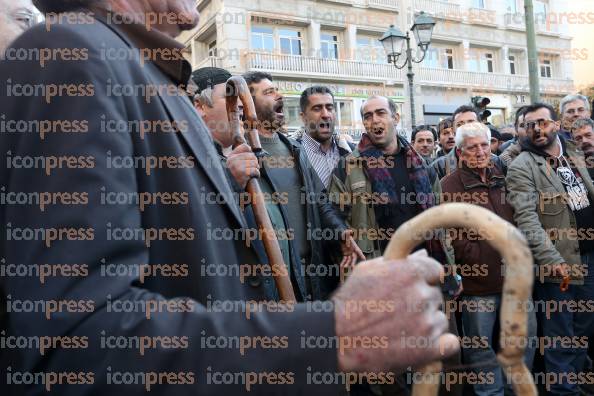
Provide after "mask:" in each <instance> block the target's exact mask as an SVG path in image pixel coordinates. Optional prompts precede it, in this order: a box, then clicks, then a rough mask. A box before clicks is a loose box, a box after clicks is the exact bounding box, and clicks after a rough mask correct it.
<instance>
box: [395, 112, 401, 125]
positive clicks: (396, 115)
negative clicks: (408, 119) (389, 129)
mask: <svg viewBox="0 0 594 396" xmlns="http://www.w3.org/2000/svg"><path fill="white" fill-rule="evenodd" d="M394 122H396V125H398V123H399V122H400V113H396V114H394Z"/></svg>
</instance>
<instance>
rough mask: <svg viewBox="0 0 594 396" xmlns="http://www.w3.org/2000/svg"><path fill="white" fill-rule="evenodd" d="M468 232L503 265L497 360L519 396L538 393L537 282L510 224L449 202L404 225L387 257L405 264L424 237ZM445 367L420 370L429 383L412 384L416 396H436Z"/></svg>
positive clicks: (521, 239) (438, 365)
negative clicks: (532, 330)
mask: <svg viewBox="0 0 594 396" xmlns="http://www.w3.org/2000/svg"><path fill="white" fill-rule="evenodd" d="M450 227H456V228H458V227H466V228H472V229H475V230H477V231H478V232H479V233H481V235H482V236H483V237H484V238H485V239H486V240H487V241H488V243H489V244H491V246H493V247H494V248H495V249H497V251H499V253H500V254H501V256H502V257H503V259H504V261H505V282H504V285H503V292H502V300H501V311H500V323H501V333H500V344H501V351H500V352H499V354H498V356H497V358H498V360H499V362H500V363H501V365H502V366H503V371H504V372H505V373H506V375H507V377H508V379H509V380H510V382H511V383H512V385H513V388H514V391H515V393H516V395H518V396H536V395H537V394H538V393H537V391H536V387H535V386H534V381H533V378H532V375H531V374H530V371H528V368H527V367H526V365H525V364H524V360H523V359H524V349H525V347H526V344H527V339H526V336H527V328H528V312H527V310H526V309H527V306H528V303H529V298H530V295H531V294H532V284H533V281H534V272H533V259H532V254H531V252H530V249H529V248H528V245H527V242H526V239H525V238H524V236H523V235H522V234H521V233H520V231H519V230H518V229H517V228H515V227H514V226H513V225H512V224H510V223H508V222H507V221H505V220H503V219H502V218H500V217H499V216H497V215H496V214H494V213H493V212H490V211H488V210H487V209H484V208H482V207H479V206H476V205H470V204H461V203H451V204H444V205H439V206H436V207H433V208H431V209H429V210H426V211H424V212H423V213H422V214H420V215H418V216H417V217H415V218H413V219H411V220H410V221H407V222H406V223H404V224H402V226H400V227H399V228H398V230H396V232H395V233H394V235H393V236H392V239H391V241H390V243H389V244H388V247H387V248H386V251H385V252H384V257H385V258H388V259H404V258H406V257H407V256H408V255H409V254H410V253H411V252H412V251H413V249H414V248H416V247H417V246H418V245H419V244H420V243H422V242H423V241H424V240H425V238H426V235H430V233H431V232H432V231H433V230H435V229H439V228H450ZM441 369H442V364H441V362H434V363H431V364H430V365H427V366H426V367H424V368H422V369H421V372H423V373H425V374H426V375H425V376H423V378H429V377H430V378H431V381H426V382H424V383H420V384H414V385H413V396H437V394H438V393H439V386H440V384H441V381H440V376H441Z"/></svg>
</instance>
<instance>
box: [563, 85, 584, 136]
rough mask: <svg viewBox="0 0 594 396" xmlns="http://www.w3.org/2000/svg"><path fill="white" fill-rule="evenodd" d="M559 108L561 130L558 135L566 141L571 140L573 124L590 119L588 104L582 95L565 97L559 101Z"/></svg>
mask: <svg viewBox="0 0 594 396" xmlns="http://www.w3.org/2000/svg"><path fill="white" fill-rule="evenodd" d="M559 107H560V109H559V110H560V111H561V130H560V131H559V133H560V134H562V135H563V137H565V138H567V139H573V138H572V136H571V128H572V126H573V123H574V122H576V121H577V120H579V119H580V118H589V117H590V102H589V101H588V98H587V97H586V96H584V95H579V94H577V95H567V96H566V97H564V98H563V99H561V102H560V104H559Z"/></svg>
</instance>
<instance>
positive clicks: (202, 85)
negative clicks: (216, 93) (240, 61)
mask: <svg viewBox="0 0 594 396" xmlns="http://www.w3.org/2000/svg"><path fill="white" fill-rule="evenodd" d="M230 78H231V73H229V72H228V71H227V70H225V69H221V68H219V67H203V68H201V69H198V70H196V71H194V72H193V73H192V80H193V81H194V83H195V84H196V85H197V86H198V92H196V93H200V92H202V91H204V90H205V89H206V88H213V87H214V86H215V85H219V84H223V83H226V82H227V80H228V79H230Z"/></svg>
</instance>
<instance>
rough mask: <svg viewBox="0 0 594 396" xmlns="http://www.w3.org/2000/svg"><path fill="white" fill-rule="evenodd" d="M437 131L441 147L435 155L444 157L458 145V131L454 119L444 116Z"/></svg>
mask: <svg viewBox="0 0 594 396" xmlns="http://www.w3.org/2000/svg"><path fill="white" fill-rule="evenodd" d="M437 133H438V135H439V147H440V149H439V150H438V151H437V154H436V155H435V157H437V158H439V157H443V156H444V155H447V154H448V153H449V152H450V151H452V150H453V149H454V147H455V146H456V140H455V136H456V132H455V130H454V121H453V119H452V118H451V117H448V118H444V119H443V120H441V121H440V122H439V124H438V125H437Z"/></svg>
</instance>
